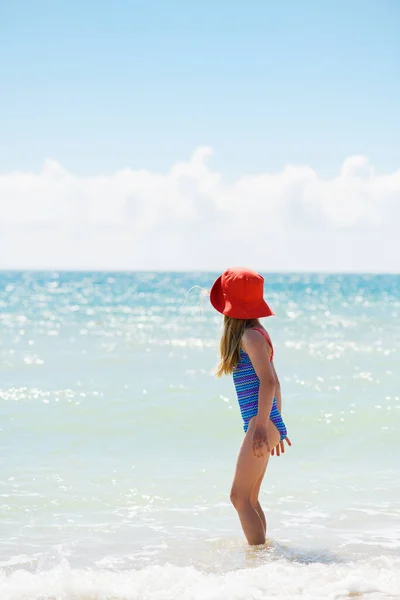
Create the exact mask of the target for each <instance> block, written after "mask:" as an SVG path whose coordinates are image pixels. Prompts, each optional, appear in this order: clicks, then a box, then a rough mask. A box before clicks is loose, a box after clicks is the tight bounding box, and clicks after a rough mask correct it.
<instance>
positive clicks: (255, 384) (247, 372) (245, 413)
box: [233, 329, 287, 440]
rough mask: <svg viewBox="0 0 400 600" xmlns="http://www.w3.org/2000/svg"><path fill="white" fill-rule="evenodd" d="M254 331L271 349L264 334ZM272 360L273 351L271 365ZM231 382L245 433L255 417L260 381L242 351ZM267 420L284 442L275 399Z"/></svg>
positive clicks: (284, 429) (282, 426) (283, 431)
mask: <svg viewBox="0 0 400 600" xmlns="http://www.w3.org/2000/svg"><path fill="white" fill-rule="evenodd" d="M256 331H259V332H260V333H261V334H262V335H263V336H264V337H265V339H266V340H267V342H268V344H269V345H270V346H271V348H272V344H271V341H270V340H269V338H268V337H267V335H266V333H265V332H264V331H263V330H262V329H256ZM272 359H273V350H272V356H271V363H272ZM233 382H234V384H235V388H236V394H237V397H238V401H239V407H240V412H241V414H242V419H243V429H244V431H245V432H246V431H247V429H248V427H249V422H250V419H252V418H253V417H255V416H256V415H257V412H258V391H259V388H260V380H259V378H258V377H257V374H256V372H255V370H254V367H253V365H252V363H251V360H250V357H249V355H248V354H246V352H244V351H243V350H242V349H240V358H239V362H238V364H237V367H236V368H235V369H234V371H233ZM269 418H270V420H271V421H272V422H273V424H274V425H275V426H276V428H277V429H278V431H279V433H280V436H281V440H284V439H285V437H286V436H287V431H286V426H285V423H284V422H283V419H282V416H281V413H280V412H279V410H278V406H277V403H276V398H274V400H273V403H272V408H271V412H270V415H269Z"/></svg>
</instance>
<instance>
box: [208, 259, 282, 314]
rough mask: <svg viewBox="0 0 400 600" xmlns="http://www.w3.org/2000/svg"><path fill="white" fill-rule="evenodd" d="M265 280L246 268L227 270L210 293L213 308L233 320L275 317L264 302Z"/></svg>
mask: <svg viewBox="0 0 400 600" xmlns="http://www.w3.org/2000/svg"><path fill="white" fill-rule="evenodd" d="M263 295H264V278H263V277H262V276H261V275H259V274H258V273H256V272H255V271H252V270H251V269H246V268H244V267H234V268H232V269H227V270H226V271H225V272H224V273H222V275H221V276H220V277H218V279H217V280H216V281H215V282H214V285H213V286H212V288H211V292H210V301H211V304H212V305H213V307H214V308H215V309H216V310H217V311H218V312H220V313H222V314H223V315H226V316H227V317H232V318H233V319H259V318H261V317H271V316H273V315H274V313H273V312H272V310H271V309H270V307H269V306H268V304H267V303H266V302H265V300H264V297H263Z"/></svg>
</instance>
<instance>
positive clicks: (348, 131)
mask: <svg viewBox="0 0 400 600" xmlns="http://www.w3.org/2000/svg"><path fill="white" fill-rule="evenodd" d="M399 31H400V3H399V2H398V0H380V1H378V0H368V1H366V0H362V1H361V0H346V1H343V0H336V1H333V0H325V1H322V0H318V1H317V0H315V1H312V0H305V1H300V0H282V1H280V2H277V1H268V0H247V1H244V0H241V1H237V0H229V1H226V0H212V1H211V0H202V1H201V2H200V1H199V2H197V1H194V0H192V1H190V0H163V1H162V0H158V1H154V0H153V1H151V0H147V1H141V2H137V1H134V0H131V1H127V0H126V1H123V0H114V1H113V2H111V1H109V2H104V1H101V0H100V1H98V2H92V1H90V0H85V1H83V2H82V1H80V2H78V1H76V0H68V2H54V1H52V0H47V1H44V0H14V1H13V2H6V1H5V0H3V1H2V2H0V50H1V51H0V78H1V79H0V81H1V89H2V93H1V94H0V139H1V144H0V172H8V171H11V170H14V169H20V170H32V169H38V168H39V167H40V166H41V165H42V163H43V161H44V160H45V159H46V158H49V157H52V158H55V159H56V160H57V161H59V162H60V163H61V164H62V165H63V166H64V167H65V168H67V169H69V170H71V171H73V172H74V173H77V174H82V175H84V174H86V175H89V174H93V173H98V172H112V171H114V170H115V169H119V168H121V167H126V166H129V167H131V168H133V169H138V168H146V169H151V170H155V171H158V170H166V169H168V168H169V167H170V166H171V165H172V164H173V163H174V162H175V161H177V160H184V159H186V158H187V157H188V156H189V155H190V154H191V153H192V152H193V150H194V149H195V148H196V147H198V146H199V145H209V146H211V147H212V148H213V149H214V152H215V156H214V157H213V159H212V162H213V165H214V166H215V168H217V169H218V170H219V171H221V172H222V173H223V174H224V176H226V177H227V178H234V177H236V176H237V174H245V173H253V172H258V171H263V170H276V169H280V168H282V167H283V166H284V165H285V164H287V163H296V164H307V165H311V166H312V167H313V168H315V169H317V170H318V172H319V173H321V174H328V175H330V174H333V173H334V172H335V171H336V170H337V169H338V168H339V166H340V164H341V163H342V161H343V160H344V159H345V158H346V157H348V156H349V155H353V154H363V155H366V156H368V157H369V158H370V159H371V161H372V162H373V163H374V164H375V165H376V166H377V168H379V169H380V170H392V169H395V168H397V167H398V166H399V165H400V142H399V140H400V118H399V106H400V41H399V40H400V35H399V33H398V32H399Z"/></svg>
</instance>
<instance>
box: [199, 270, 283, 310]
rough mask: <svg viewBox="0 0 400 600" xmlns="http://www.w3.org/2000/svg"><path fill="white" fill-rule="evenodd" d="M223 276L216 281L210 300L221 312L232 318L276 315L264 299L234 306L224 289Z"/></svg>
mask: <svg viewBox="0 0 400 600" xmlns="http://www.w3.org/2000/svg"><path fill="white" fill-rule="evenodd" d="M221 277H222V276H221ZM221 277H218V279H217V280H216V281H215V282H214V284H213V286H212V288H211V291H210V302H211V304H212V305H213V307H214V308H215V310H217V311H218V312H219V313H221V314H222V315H226V316H227V317H231V318H232V319H261V318H262V317H273V316H274V315H275V313H274V312H273V311H272V310H271V308H270V306H268V304H267V303H266V302H265V300H264V299H262V300H261V301H260V302H257V303H256V304H254V303H253V304H247V305H243V304H242V305H241V306H233V305H232V302H231V300H230V299H229V298H228V297H227V296H225V295H224V293H223V291H222V286H221Z"/></svg>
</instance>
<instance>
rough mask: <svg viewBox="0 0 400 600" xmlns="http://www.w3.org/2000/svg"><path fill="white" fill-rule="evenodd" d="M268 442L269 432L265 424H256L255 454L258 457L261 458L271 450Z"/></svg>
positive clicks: (254, 437) (254, 435) (254, 436)
mask: <svg viewBox="0 0 400 600" xmlns="http://www.w3.org/2000/svg"><path fill="white" fill-rule="evenodd" d="M270 451H271V449H270V447H269V442H268V432H267V428H266V427H265V426H264V425H256V428H255V430H254V433H253V454H254V456H256V457H257V458H261V457H262V456H264V455H265V454H266V453H267V454H268V452H270Z"/></svg>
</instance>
